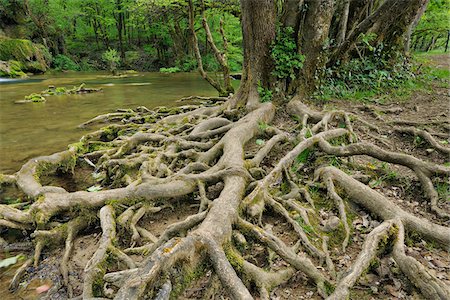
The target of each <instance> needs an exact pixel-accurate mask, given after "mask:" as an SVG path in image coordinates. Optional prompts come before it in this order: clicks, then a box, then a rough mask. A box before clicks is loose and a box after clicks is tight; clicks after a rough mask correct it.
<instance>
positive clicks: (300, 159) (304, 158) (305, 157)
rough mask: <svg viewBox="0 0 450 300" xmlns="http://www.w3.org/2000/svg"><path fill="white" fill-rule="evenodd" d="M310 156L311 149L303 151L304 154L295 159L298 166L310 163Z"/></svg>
mask: <svg viewBox="0 0 450 300" xmlns="http://www.w3.org/2000/svg"><path fill="white" fill-rule="evenodd" d="M310 154H311V150H310V149H309V148H308V149H305V150H303V151H302V153H300V154H299V155H298V156H297V158H296V159H295V161H296V162H297V163H298V164H300V163H306V162H307V161H308V158H309V156H310Z"/></svg>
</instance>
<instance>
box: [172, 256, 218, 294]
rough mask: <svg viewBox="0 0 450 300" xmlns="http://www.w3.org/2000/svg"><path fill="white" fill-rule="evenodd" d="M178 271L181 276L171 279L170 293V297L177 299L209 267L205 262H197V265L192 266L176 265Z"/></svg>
mask: <svg viewBox="0 0 450 300" xmlns="http://www.w3.org/2000/svg"><path fill="white" fill-rule="evenodd" d="M177 268H178V273H180V275H181V276H176V277H175V278H173V279H172V282H173V289H172V293H171V294H170V299H178V298H179V296H180V295H181V293H182V292H183V291H184V290H186V289H187V288H188V287H191V286H192V283H193V282H194V281H195V280H197V279H199V278H201V277H202V276H204V275H205V273H206V270H207V269H210V266H208V264H207V263H202V264H199V265H198V266H197V267H195V268H192V267H191V266H189V265H185V264H183V265H178V266H177Z"/></svg>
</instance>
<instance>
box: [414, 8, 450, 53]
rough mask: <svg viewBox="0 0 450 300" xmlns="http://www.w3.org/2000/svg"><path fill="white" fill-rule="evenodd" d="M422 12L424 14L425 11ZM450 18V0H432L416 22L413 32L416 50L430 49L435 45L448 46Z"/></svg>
mask: <svg viewBox="0 0 450 300" xmlns="http://www.w3.org/2000/svg"><path fill="white" fill-rule="evenodd" d="M421 13H422V14H423V11H421ZM449 18H450V1H441V0H432V1H430V4H429V5H428V8H427V10H426V12H425V15H424V16H423V18H421V19H420V21H419V19H416V20H415V22H414V23H415V25H417V27H415V29H414V31H413V34H412V45H413V48H414V50H418V51H429V50H432V48H433V47H435V46H438V47H442V48H444V47H446V45H448V42H447V40H448V38H447V37H448V32H449V31H450V25H449V22H448V20H449ZM411 30H412V29H411ZM433 40H434V42H433Z"/></svg>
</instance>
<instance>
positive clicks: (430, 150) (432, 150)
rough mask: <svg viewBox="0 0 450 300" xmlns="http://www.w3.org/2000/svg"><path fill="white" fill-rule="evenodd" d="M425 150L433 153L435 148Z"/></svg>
mask: <svg viewBox="0 0 450 300" xmlns="http://www.w3.org/2000/svg"><path fill="white" fill-rule="evenodd" d="M425 151H427V153H428V154H431V153H433V152H434V149H431V148H428V149H426V150H425Z"/></svg>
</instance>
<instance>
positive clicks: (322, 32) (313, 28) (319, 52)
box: [290, 0, 334, 94]
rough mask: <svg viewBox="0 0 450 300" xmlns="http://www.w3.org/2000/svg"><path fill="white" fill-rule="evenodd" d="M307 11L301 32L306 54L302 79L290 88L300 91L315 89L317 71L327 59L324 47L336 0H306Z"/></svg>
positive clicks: (301, 42)
mask: <svg viewBox="0 0 450 300" xmlns="http://www.w3.org/2000/svg"><path fill="white" fill-rule="evenodd" d="M306 5H307V8H308V10H307V12H306V16H305V20H304V23H303V24H302V25H301V29H300V32H299V41H298V47H299V51H300V52H301V53H302V54H303V55H304V56H305V61H304V64H303V68H302V70H301V74H300V79H299V80H296V81H294V82H293V83H292V84H293V85H294V86H293V87H291V88H290V90H292V91H293V90H295V89H297V92H300V93H302V94H303V93H309V92H311V91H312V90H314V87H315V81H316V80H315V77H316V71H317V70H319V69H321V68H322V67H323V66H324V65H325V63H326V60H325V58H324V57H323V55H324V54H325V53H324V51H323V47H324V44H325V41H326V40H327V38H328V33H329V30H330V24H331V19H332V17H333V9H334V1H332V0H309V1H306Z"/></svg>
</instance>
